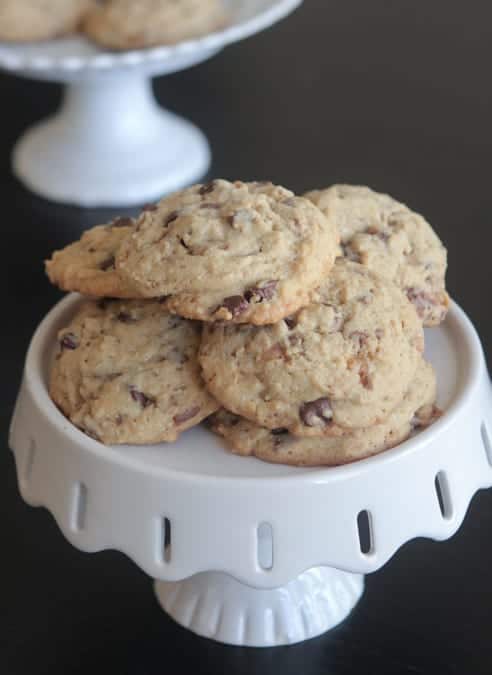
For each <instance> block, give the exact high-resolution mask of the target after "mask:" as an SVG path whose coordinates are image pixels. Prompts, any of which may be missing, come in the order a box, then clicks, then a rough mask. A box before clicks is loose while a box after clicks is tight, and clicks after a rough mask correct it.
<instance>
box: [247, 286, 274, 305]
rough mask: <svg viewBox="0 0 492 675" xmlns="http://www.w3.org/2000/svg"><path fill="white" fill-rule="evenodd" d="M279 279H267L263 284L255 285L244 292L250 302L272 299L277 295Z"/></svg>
mask: <svg viewBox="0 0 492 675" xmlns="http://www.w3.org/2000/svg"><path fill="white" fill-rule="evenodd" d="M277 284H278V281H266V282H265V283H264V284H263V286H254V287H253V288H250V289H249V290H248V291H246V293H245V294H244V297H245V298H246V300H247V301H248V302H263V300H271V299H272V298H273V296H274V295H275V290H276V288H277Z"/></svg>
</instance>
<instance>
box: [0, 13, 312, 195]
mask: <svg viewBox="0 0 492 675" xmlns="http://www.w3.org/2000/svg"><path fill="white" fill-rule="evenodd" d="M301 1H302V0H229V2H227V3H226V4H227V5H228V9H229V14H230V19H231V20H230V23H229V24H228V26H227V27H226V28H225V29H224V30H221V31H218V32H216V33H212V34H209V35H206V36H204V37H201V38H198V39H195V40H188V41H186V42H182V43H179V44H177V45H172V46H163V47H157V48H153V49H146V50H137V51H129V52H118V53H113V52H105V51H102V50H101V49H99V48H97V47H96V46H94V45H92V44H90V43H89V42H88V41H87V40H86V39H85V38H83V37H76V38H67V39H63V40H53V41H51V42H47V43H39V44H29V45H24V44H22V45H20V44H19V45H9V44H5V43H0V68H3V69H5V70H7V71H9V72H12V73H15V74H18V75H22V76H26V77H30V78H33V79H39V80H49V81H52V82H62V83H64V84H65V85H66V87H65V92H64V97H63V103H62V106H61V108H60V110H59V111H58V112H57V113H56V115H54V116H53V117H51V118H49V119H48V120H44V121H42V122H41V123H39V124H37V125H35V126H34V127H33V128H31V129H29V130H28V131H27V132H26V133H25V134H24V135H23V136H22V137H21V138H20V139H19V141H18V142H17V144H16V145H15V148H14V152H13V156H12V164H13V170H14V173H15V174H16V176H17V177H18V178H19V179H20V180H21V181H22V182H23V183H24V184H25V185H26V186H27V187H28V188H29V189H31V190H32V191H33V192H36V193H37V194H39V195H41V196H42V197H46V198H48V199H51V200H54V201H58V202H65V203H71V204H77V205H79V206H86V207H96V206H98V207H100V206H130V205H137V204H142V203H144V202H146V201H152V200H155V199H158V198H160V197H162V196H163V194H165V193H168V192H171V191H174V190H177V189H179V188H182V187H184V186H185V185H187V184H189V183H193V182H195V181H197V180H198V179H199V178H200V177H202V176H203V175H204V174H205V173H206V172H207V170H208V168H209V166H210V158H211V153H210V148H209V144H208V141H207V139H206V137H205V136H204V134H203V133H202V132H201V131H200V130H198V129H197V128H196V127H195V126H194V125H193V124H191V123H190V122H188V121H186V120H184V119H182V118H180V117H178V116H176V115H174V114H172V113H171V112H169V111H167V110H164V109H162V108H161V107H160V106H159V105H158V104H157V101H156V100H155V98H154V95H153V92H152V86H151V78H152V77H155V76H157V75H166V74H169V73H175V72H177V71H179V70H183V69H184V68H189V67H190V66H193V65H195V64H197V63H200V62H202V61H205V60H206V59H209V58H211V57H212V56H213V55H214V54H216V53H217V52H219V51H220V50H222V49H223V48H224V47H226V46H227V45H228V44H231V43H232V42H236V41H238V40H241V39H244V38H246V37H248V36H250V35H253V34H254V33H257V32H259V31H261V30H264V29H266V28H268V27H269V26H271V25H272V24H274V23H275V22H277V21H279V20H280V19H282V18H283V17H285V16H286V15H287V14H289V13H290V12H291V11H293V10H294V9H295V8H296V7H297V6H298V5H299V4H300V3H301Z"/></svg>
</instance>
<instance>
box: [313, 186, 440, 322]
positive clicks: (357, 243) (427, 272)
mask: <svg viewBox="0 0 492 675" xmlns="http://www.w3.org/2000/svg"><path fill="white" fill-rule="evenodd" d="M305 197H307V198H308V199H310V200H311V201H312V202H313V203H314V204H316V205H317V206H319V208H320V209H321V210H322V211H323V212H324V213H325V214H327V215H328V216H330V217H331V218H333V219H334V220H335V222H336V223H337V225H338V228H339V231H340V239H341V246H342V251H343V255H345V256H346V257H347V258H349V259H350V260H353V261H356V262H359V263H361V264H363V265H366V266H367V267H369V268H370V269H372V270H374V271H375V272H378V273H379V274H383V275H384V276H385V277H386V278H387V279H391V280H392V281H394V282H395V283H396V284H397V285H398V286H399V287H400V288H401V289H402V290H403V291H404V292H405V293H406V294H407V296H408V298H409V299H410V300H411V301H412V302H413V303H414V305H415V307H416V308H417V312H418V313H419V315H420V317H421V318H422V320H423V322H424V324H425V325H426V326H435V325H437V324H439V323H440V322H441V321H443V319H444V318H445V316H446V312H447V309H448V305H449V298H448V295H447V293H446V290H445V275H446V266H447V260H446V258H447V255H446V249H445V248H444V246H443V245H442V243H441V241H440V240H439V238H438V236H437V235H436V233H435V232H434V230H433V229H432V227H431V226H430V225H429V223H428V222H427V221H426V220H425V219H424V218H423V217H422V216H420V215H419V214H417V213H414V212H413V211H411V210H410V209H409V208H408V207H407V206H405V205H404V204H400V203H399V202H397V201H395V200H394V199H393V198H392V197H389V196H388V195H385V194H379V193H377V192H373V191H372V190H370V189H369V188H367V187H357V186H352V185H334V186H333V187H330V188H328V189H326V190H314V191H313V192H308V193H307V194H306V195H305Z"/></svg>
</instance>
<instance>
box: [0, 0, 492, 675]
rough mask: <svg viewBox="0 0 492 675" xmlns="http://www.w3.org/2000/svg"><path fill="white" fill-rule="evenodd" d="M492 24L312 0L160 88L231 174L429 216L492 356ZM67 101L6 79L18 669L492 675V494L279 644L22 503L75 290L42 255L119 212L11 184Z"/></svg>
mask: <svg viewBox="0 0 492 675" xmlns="http://www.w3.org/2000/svg"><path fill="white" fill-rule="evenodd" d="M491 23H492V9H491V8H490V3H489V2H487V1H486V0H473V1H471V2H467V3H465V2H458V1H454V0H428V1H427V2H424V1H423V0H420V2H412V1H410V0H409V1H402V0H392V1H391V2H389V1H388V0H318V1H316V0H307V2H306V3H305V5H304V6H303V7H302V8H301V9H300V10H299V11H298V12H297V13H296V14H295V15H293V16H292V17H291V18H290V19H288V20H287V21H285V22H283V23H281V24H279V25H278V26H277V27H275V28H274V29H272V30H270V31H268V32H266V33H264V34H262V35H259V36H257V37H254V38H252V39H249V40H247V41H245V42H243V43H240V44H238V45H235V46H232V47H230V48H228V49H227V50H225V51H224V52H223V53H221V54H220V55H219V56H217V57H216V58H214V59H213V60H211V61H210V62H208V63H205V64H203V65H201V66H199V67H196V68H193V69H191V70H189V71H187V72H183V73H179V74H176V75H174V76H171V77H167V78H164V79H161V80H158V81H157V82H156V84H155V88H156V92H157V95H158V98H159V100H160V101H162V102H163V103H165V104H166V105H167V106H169V107H170V108H171V109H173V110H176V111H178V112H180V113H183V114H185V115H187V116H188V117H189V118H191V119H193V120H194V121H195V122H196V123H197V124H199V125H200V126H201V127H202V128H203V129H204V130H205V131H206V133H207V134H208V136H209V138H210V140H211V142H212V145H213V148H214V164H213V168H212V172H211V175H213V176H223V177H227V178H232V179H235V178H241V179H253V178H258V179H271V180H273V181H274V182H278V183H280V184H283V185H286V186H287V187H290V188H292V189H294V190H295V191H296V192H300V191H303V190H305V189H308V188H312V187H321V186H324V185H327V184H329V183H332V182H335V181H346V182H355V183H364V184H368V185H370V186H372V187H374V188H376V189H380V190H384V191H387V192H389V193H391V194H393V195H394V196H395V197H397V198H399V199H401V200H402V201H405V202H407V203H408V204H409V205H411V206H413V207H414V208H415V209H416V210H420V211H421V212H423V213H424V214H425V215H426V216H427V218H428V219H429V220H430V222H431V223H432V224H433V225H434V227H435V228H436V230H437V231H438V233H439V234H440V236H441V237H442V238H443V240H444V241H445V243H446V244H447V246H448V249H449V254H450V255H449V261H450V271H449V275H448V280H449V288H450V291H451V293H452V294H453V296H454V298H455V299H456V300H457V301H458V302H459V303H460V304H462V305H463V306H464V307H465V309H466V310H467V312H468V313H469V315H470V316H471V318H472V320H473V321H474V322H475V324H476V326H477V328H478V330H479V332H480V334H481V337H482V340H483V343H484V346H485V350H486V352H488V354H487V356H488V358H489V359H490V355H491V354H490V349H489V345H490V339H491V337H492V319H491V318H490V317H491V315H490V309H491V304H490V291H491V284H490V276H491V271H490V249H491V245H492V234H491V229H490V228H491V212H492V208H491V207H492V204H491V201H492V197H491V190H490V181H491V178H492V163H491V157H492V154H491V149H492V132H491V119H492V116H491V105H490V104H491V95H492V85H491V82H490V67H491V64H492V40H491V37H490V36H491ZM59 100H60V89H59V88H58V87H57V86H56V85H50V84H43V83H35V82H29V81H27V80H21V79H15V78H13V77H10V76H6V75H0V102H1V108H0V121H1V124H0V198H1V199H0V226H1V230H0V232H1V234H0V237H1V239H0V241H1V260H2V264H1V266H0V275H1V277H2V278H1V280H0V281H1V288H2V289H3V296H2V311H1V325H2V336H1V347H2V352H1V353H2V358H1V363H2V377H1V387H0V406H1V408H0V414H1V425H2V427H1V428H2V448H1V452H0V475H1V488H0V505H1V508H0V515H1V517H2V519H1V531H2V535H1V539H0V541H1V544H0V624H1V623H3V628H0V673H2V675H38V674H40V675H44V674H45V673H46V674H47V675H48V674H49V675H75V674H76V673H77V674H78V673H99V672H104V673H106V674H107V675H112V674H113V673H114V674H116V673H118V674H119V675H120V674H126V673H131V674H132V675H147V674H154V673H195V672H199V673H204V674H208V673H214V674H217V673H227V674H228V675H230V674H235V673H238V674H242V673H256V674H262V673H279V674H280V673H282V675H284V674H285V675H290V674H291V673H296V674H297V673H306V675H311V674H312V675H314V674H323V675H329V674H332V673H333V674H334V675H349V674H350V675H352V674H354V673H357V674H359V675H365V674H366V673H367V674H372V673H377V674H378V675H386V674H388V675H399V674H403V673H408V674H414V673H417V674H421V673H422V674H424V673H425V674H429V675H430V674H431V673H432V675H440V674H447V673H459V674H460V675H461V674H466V675H470V674H475V673H476V674H484V675H485V674H487V675H490V673H492V640H491V634H492V632H491V631H492V574H491V570H492V537H491V532H492V492H481V493H480V494H478V495H477V496H476V497H475V498H474V500H473V502H472V504H471V507H470V510H469V514H468V517H467V518H466V520H465V523H464V525H463V526H462V528H461V529H460V531H459V533H458V534H457V535H456V536H455V537H454V538H453V539H452V540H450V541H448V542H444V543H434V542H430V541H424V540H417V541H414V542H410V543H408V544H406V545H405V546H404V547H403V548H402V549H401V550H400V551H399V552H398V553H397V555H396V556H395V557H394V558H393V559H392V560H391V561H390V563H389V564H388V565H386V567H385V568H384V569H382V570H381V571H379V572H377V573H375V574H373V575H371V576H370V577H369V578H368V579H367V590H366V593H365V596H364V598H363V600H362V602H361V603H360V605H359V606H358V607H357V609H356V610H355V612H354V613H353V615H352V616H351V618H350V619H349V620H348V621H347V622H346V623H345V624H344V625H342V626H341V627H340V628H338V629H336V630H334V631H332V632H331V633H330V634H328V635H325V636H323V637H321V638H318V639H316V640H313V641H311V642H309V643H305V644H304V645H299V646H294V647H289V648H279V649H275V650H248V649H236V648H226V647H222V646H220V645H216V644H214V643H212V642H209V641H206V640H203V639H200V638H196V637H194V636H192V635H191V634H189V633H187V632H186V631H184V630H182V629H181V628H178V627H177V626H175V625H174V624H173V623H172V621H171V620H170V619H168V618H167V617H166V616H165V615H164V613H163V612H161V610H160V609H159V608H158V606H157V604H156V602H155V600H154V597H153V593H152V588H151V583H150V580H148V579H147V578H146V577H145V576H144V575H143V573H141V572H140V571H139V570H138V569H137V567H136V566H135V565H134V564H132V563H131V562H130V561H129V560H128V559H126V558H125V557H124V556H123V555H121V554H118V553H115V552H103V553H98V554H94V555H87V554H82V553H80V552H78V551H76V550H75V549H73V548H72V547H71V546H70V545H69V544H68V543H66V542H65V541H64V539H63V537H62V535H61V534H60V532H59V531H58V529H57V527H56V525H55V523H54V521H53V519H52V517H51V516H50V515H48V513H47V512H45V511H43V510H41V509H37V510H35V509H31V508H29V507H27V506H26V505H25V504H24V503H23V502H22V501H21V499H20V497H19V495H18V492H17V488H16V479H15V473H14V465H13V461H12V457H11V455H10V454H9V453H8V451H7V429H8V424H9V420H10V416H11V412H12V406H13V403H14V399H15V395H16V392H17V387H18V384H19V380H20V376H21V371H22V362H23V358H24V354H25V351H26V348H27V345H28V340H29V338H30V335H31V334H32V332H33V330H34V328H35V326H36V324H37V323H38V321H39V320H40V319H41V318H42V316H43V315H44V314H45V313H46V311H47V310H48V309H49V308H50V307H51V306H52V305H53V303H54V302H55V301H56V300H57V299H58V297H59V295H60V294H59V293H58V292H57V291H56V290H55V289H53V288H51V287H50V286H49V284H48V282H47V280H46V279H45V277H44V273H43V267H42V260H43V258H44V257H46V256H47V255H48V254H49V253H50V251H51V250H52V249H54V248H58V247H60V246H61V245H63V244H65V243H66V242H68V241H70V240H71V239H73V238H75V237H76V236H77V235H78V233H79V232H80V231H81V230H82V229H83V228H85V227H88V226H90V225H92V224H96V223H98V222H103V221H104V219H106V218H107V216H108V215H109V213H108V212H105V211H89V210H80V209H76V208H71V207H64V206H56V205H53V204H49V203H47V202H44V201H43V200H41V199H38V198H36V197H34V196H32V195H30V194H29V193H27V192H26V191H25V190H24V189H23V188H22V187H21V186H20V185H19V184H18V183H17V182H16V181H15V180H14V179H13V178H12V176H11V173H10V168H9V162H10V160H9V154H10V151H11V148H12V145H13V143H14V140H15V139H16V138H17V137H18V135H19V133H20V132H22V131H23V129H25V128H26V127H27V126H28V125H29V124H31V123H32V122H34V121H35V120H37V119H39V118H41V117H42V116H45V115H46V114H48V113H50V112H52V111H54V110H55V109H56V107H57V105H58V103H59ZM463 451H464V452H466V448H463ZM306 526H309V519H308V517H307V522H306ZM318 535H319V536H325V534H324V533H313V536H318Z"/></svg>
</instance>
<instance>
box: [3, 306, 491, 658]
mask: <svg viewBox="0 0 492 675" xmlns="http://www.w3.org/2000/svg"><path fill="white" fill-rule="evenodd" d="M79 302H80V298H79V296H76V295H71V296H68V297H67V298H65V299H64V300H63V301H62V302H60V303H59V304H58V305H57V306H56V307H55V308H54V309H53V310H52V311H51V312H50V313H49V314H48V315H47V317H46V318H45V319H44V321H43V322H42V323H41V324H40V326H39V328H38V329H37V331H36V333H35V335H34V337H33V340H32V342H31V345H30V348H29V352H28V355H27V359H26V365H25V372H24V379H23V383H22V387H21V391H20V394H19V397H18V401H17V405H16V409H15V413H14V418H13V421H12V427H11V436H10V445H11V447H12V449H13V451H14V454H15V461H16V465H17V472H18V480H19V487H20V491H21V494H22V496H23V498H24V499H25V500H26V501H27V502H28V503H29V504H32V505H33V506H45V507H46V508H48V509H49V510H50V511H51V513H52V514H53V515H54V517H55V518H56V521H57V523H58V525H59V527H60V529H61V530H62V532H63V534H64V535H65V536H66V538H67V539H68V540H69V541H70V542H71V543H72V544H73V545H74V546H76V547H77V548H79V549H81V550H83V551H100V550H102V549H108V548H112V549H117V550H119V551H122V552H124V553H126V555H128V556H129V557H130V558H131V559H132V560H133V561H135V563H136V564H137V565H139V566H140V567H141V568H142V569H143V570H144V571H145V572H146V573H147V574H149V575H150V576H151V577H152V578H154V579H156V582H155V591H156V594H157V597H158V600H159V602H160V604H161V606H162V607H163V608H164V609H165V610H166V611H167V612H168V613H169V614H170V615H171V616H172V617H173V618H174V619H175V620H176V621H177V622H178V623H180V624H182V625H183V626H186V627H187V628H189V629H190V630H192V631H194V632H195V633H198V634H199V635H203V636H206V637H209V638H213V639H215V640H218V641H220V642H224V643H228V644H234V645H250V646H273V645H283V644H289V643H294V642H299V641H302V640H305V639H307V638H311V637H314V636H316V635H319V634H320V633H322V632H324V631H326V630H328V629H330V628H332V627H334V626H335V625H337V624H338V623H339V622H340V621H342V620H343V619H344V618H345V617H346V616H347V615H348V614H349V613H350V611H351V610H352V608H353V607H354V606H355V605H356V603H357V602H358V600H359V598H360V597H361V595H362V592H363V587H364V581H363V575H364V574H367V573H369V572H372V571H374V570H377V569H378V568H380V567H381V566H382V565H384V564H385V563H386V562H387V561H388V559H389V558H390V557H391V556H392V555H393V554H394V553H395V551H396V550H397V549H398V548H399V547H400V546H401V545H402V544H403V543H404V542H406V541H408V540H410V539H412V538H414V537H418V536H424V537H430V538H433V539H446V538H448V537H450V536H451V535H452V534H453V533H454V532H456V530H457V529H458V527H459V526H460V524H461V522H462V520H463V518H464V516H465V513H466V510H467V507H468V504H469V502H470V500H471V498H472V496H473V495H474V494H475V492H476V491H477V490H478V489H480V488H487V487H490V486H492V445H491V434H492V388H491V384H490V379H489V376H488V373H487V370H486V366H485V361H484V356H483V353H482V349H481V345H480V341H479V339H478V337H477V334H476V333H475V330H474V328H473V326H472V325H471V323H470V321H469V320H468V319H467V317H466V315H465V314H464V313H463V311H462V310H461V309H460V308H459V307H458V306H457V305H456V304H453V305H452V308H451V311H450V313H449V316H448V318H447V319H446V322H445V323H444V324H443V325H441V326H440V327H439V328H435V329H432V330H429V331H427V335H426V340H427V356H428V358H429V359H430V361H431V362H432V363H433V365H434V367H435V368H436V370H437V375H438V382H439V404H440V405H441V406H442V407H443V409H444V410H445V412H444V415H443V416H442V418H441V419H439V420H438V421H437V422H436V423H435V424H434V425H433V426H431V427H430V428H428V429H426V430H424V431H422V432H421V433H419V434H418V435H417V436H415V437H414V438H412V439H410V440H408V441H406V442H405V443H403V444H401V445H400V446H399V447H397V448H394V449H392V450H389V451H387V452H384V453H382V454H380V455H378V456H376V457H373V458H370V459H366V460H363V461H360V462H356V463H354V464H351V465H347V466H344V467H337V468H324V469H323V468H318V469H302V468H293V467H287V466H283V465H278V466H277V465H272V464H267V463H264V462H261V461H259V460H257V459H254V458H243V457H237V456H234V455H232V454H230V453H228V452H226V451H225V450H224V448H223V447H222V445H221V443H220V441H219V440H218V439H217V438H216V437H215V436H213V435H212V434H211V433H209V432H208V431H206V430H205V429H203V428H200V427H199V428H195V429H193V430H191V431H189V432H186V433H184V434H183V435H182V436H181V438H180V439H179V440H178V441H177V442H176V443H173V444H168V445H166V444H162V445H158V446H144V447H131V446H124V447H106V446H104V445H101V444H99V443H98V442H96V441H94V440H92V439H90V438H88V437H87V436H85V435H84V434H83V433H81V432H80V431H79V430H78V429H76V428H75V427H74V426H73V425H71V424H70V422H68V421H67V420H66V419H65V417H64V416H63V415H62V414H61V413H60V412H59V411H58V410H57V408H56V407H55V405H54V404H53V403H52V402H51V400H50V398H49V396H48V392H47V377H48V371H49V365H50V363H51V360H52V358H53V354H54V351H55V350H56V349H57V344H56V335H57V331H58V329H60V328H61V327H62V326H64V325H66V324H67V322H68V321H69V319H70V317H71V315H72V314H73V312H74V310H75V308H76V306H77V305H78V303H79Z"/></svg>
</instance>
